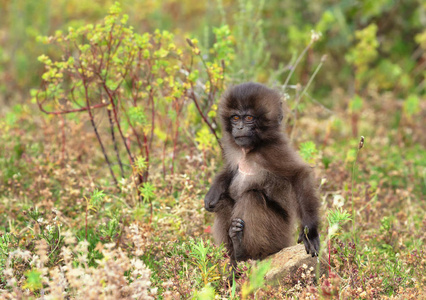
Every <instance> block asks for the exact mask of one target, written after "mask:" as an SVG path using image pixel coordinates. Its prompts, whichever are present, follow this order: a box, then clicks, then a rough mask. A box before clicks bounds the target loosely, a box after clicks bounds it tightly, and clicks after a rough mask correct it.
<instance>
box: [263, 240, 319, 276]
mask: <svg viewBox="0 0 426 300" xmlns="http://www.w3.org/2000/svg"><path fill="white" fill-rule="evenodd" d="M267 260H270V261H271V266H270V270H269V271H268V272H267V273H266V275H265V279H266V281H268V282H270V283H271V284H274V283H277V282H280V281H281V279H283V278H285V277H286V276H287V275H289V274H292V273H295V272H296V271H297V269H299V268H300V267H302V266H303V265H304V264H306V265H307V266H308V269H309V268H310V267H313V268H314V270H315V269H316V268H317V265H318V263H319V262H318V261H319V260H318V257H312V256H311V255H310V254H306V251H305V246H304V245H303V244H298V245H295V246H291V247H288V248H284V249H283V250H281V251H280V252H278V253H275V254H273V255H271V256H269V257H268V258H267ZM325 270H326V268H325V265H324V264H321V266H320V274H323V273H324V272H325ZM313 273H314V274H315V271H314V272H313Z"/></svg>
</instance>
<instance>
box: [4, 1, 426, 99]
mask: <svg viewBox="0 0 426 300" xmlns="http://www.w3.org/2000/svg"><path fill="white" fill-rule="evenodd" d="M113 2H114V1H108V0H95V1H80V0H67V1H65V0H57V1H47V0H40V1H28V0H14V1H9V0H1V1H0V15H1V18H0V102H1V103H2V104H6V105H12V104H16V103H19V102H20V101H24V100H25V99H27V96H28V94H29V90H30V89H31V88H38V87H39V85H40V82H41V79H40V77H41V74H42V72H43V69H42V68H43V65H42V64H41V63H40V62H38V61H37V57H38V56H40V55H41V54H47V55H49V56H53V57H54V56H55V53H54V51H55V49H54V48H52V47H50V48H48V47H46V46H45V45H43V44H42V43H39V42H37V36H39V35H52V34H54V33H55V31H56V30H63V31H67V29H68V28H69V27H70V26H72V27H78V26H81V25H84V24H87V23H96V22H99V21H100V20H101V19H102V18H103V17H104V16H105V15H106V14H107V12H108V8H109V7H110V6H111V5H112V4H113ZM120 3H121V4H122V10H123V13H125V14H128V15H129V25H131V26H133V27H134V28H135V32H138V33H143V32H153V31H154V30H155V29H157V28H159V29H166V30H169V31H171V32H172V33H174V34H175V35H176V36H177V37H178V38H181V42H182V43H183V42H184V37H186V36H190V37H194V38H197V39H198V40H199V41H200V42H201V44H202V46H204V48H205V49H209V46H211V44H212V43H213V41H214V36H213V34H212V28H213V27H218V26H220V25H223V24H228V25H229V26H230V28H231V30H232V34H233V36H234V38H235V40H234V45H235V47H236V49H237V54H238V55H237V57H238V59H236V62H235V63H234V65H235V66H234V68H233V70H234V72H233V74H232V75H233V76H232V77H233V79H234V80H235V81H236V82H239V81H244V80H256V81H261V82H265V83H271V82H272V83H276V82H282V81H284V79H285V77H286V74H285V73H286V71H288V70H289V68H291V66H292V63H294V62H295V59H296V57H297V55H298V54H300V53H301V51H302V50H303V49H304V48H305V47H306V45H307V44H308V43H309V41H310V39H311V32H312V30H314V31H315V32H320V33H321V35H322V36H321V39H320V40H319V41H318V42H317V43H315V45H314V48H313V49H312V48H311V49H309V51H308V53H307V55H306V57H304V58H303V61H301V66H300V67H298V69H297V70H296V72H295V75H296V76H294V77H293V79H292V81H294V83H301V84H302V85H303V84H306V82H307V80H308V79H309V77H310V74H311V73H312V72H313V70H314V69H315V67H316V64H317V63H318V62H319V60H320V59H321V57H322V56H323V55H327V60H326V63H325V65H324V66H323V67H322V69H321V73H320V74H321V76H318V77H317V78H316V79H315V81H314V82H313V87H314V88H313V89H312V90H313V91H315V94H316V95H317V96H318V97H321V99H328V100H324V101H325V103H326V104H329V105H330V104H333V103H334V104H339V103H335V102H336V101H337V102H339V101H340V102H341V101H343V99H342V97H341V95H342V93H343V94H347V95H348V96H349V98H351V97H352V96H353V95H354V94H355V93H361V94H365V93H368V94H370V95H371V94H375V93H382V92H387V91H389V92H393V93H394V94H395V95H396V96H397V97H401V98H402V99H403V98H405V97H407V96H408V95H411V94H415V95H422V94H424V93H425V81H424V78H425V64H426V58H425V49H426V31H425V27H426V4H425V2H424V1H421V0H404V1H397V0H361V1H349V0H344V1H333V0H330V1H326V0H322V1H314V2H313V1H306V0H301V1H291V0H283V1H282V0H270V1H243V0H240V1H236V0H232V1H229V0H224V1H195V0H183V1H173V0H164V1H154V0H152V1H151V0H147V1H133V0H126V1H121V2H120ZM56 51H57V49H56ZM52 52H53V53H52ZM336 93H337V94H336ZM333 94H336V97H332V96H330V95H333Z"/></svg>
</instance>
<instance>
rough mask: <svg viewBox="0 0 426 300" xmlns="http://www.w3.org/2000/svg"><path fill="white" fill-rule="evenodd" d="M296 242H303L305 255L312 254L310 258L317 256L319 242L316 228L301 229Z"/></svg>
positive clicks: (306, 227)
mask: <svg viewBox="0 0 426 300" xmlns="http://www.w3.org/2000/svg"><path fill="white" fill-rule="evenodd" d="M297 242H298V243H301V242H303V244H304V245H305V250H306V253H307V254H312V257H314V256H318V253H319V246H320V240H319V235H318V230H317V229H316V228H309V227H308V226H305V227H304V228H302V230H301V232H300V234H299V239H298V240H297Z"/></svg>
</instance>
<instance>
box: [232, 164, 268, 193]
mask: <svg viewBox="0 0 426 300" xmlns="http://www.w3.org/2000/svg"><path fill="white" fill-rule="evenodd" d="M265 177H266V171H265V170H263V169H262V168H261V167H258V166H257V165H254V164H247V163H246V162H245V161H241V162H240V163H239V165H238V172H237V174H236V175H235V176H234V178H233V180H232V182H231V185H230V188H229V192H230V195H231V197H232V198H233V199H234V200H237V201H238V199H240V198H241V196H242V195H243V194H244V192H246V191H249V190H263V189H264V186H265Z"/></svg>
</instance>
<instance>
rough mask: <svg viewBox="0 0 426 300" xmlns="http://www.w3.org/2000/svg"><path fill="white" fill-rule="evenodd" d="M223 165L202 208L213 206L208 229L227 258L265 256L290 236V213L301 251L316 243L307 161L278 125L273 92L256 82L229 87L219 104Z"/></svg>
mask: <svg viewBox="0 0 426 300" xmlns="http://www.w3.org/2000/svg"><path fill="white" fill-rule="evenodd" d="M219 112H220V118H221V122H222V128H223V138H222V146H223V152H224V153H223V154H224V159H225V166H224V168H223V170H222V171H221V172H220V173H219V174H218V175H217V176H216V177H215V179H214V180H213V184H212V186H211V188H210V190H209V191H208V193H207V195H206V197H205V199H204V205H205V208H206V209H207V210H208V211H210V212H214V213H215V214H216V219H215V223H214V226H213V235H214V237H215V240H216V242H218V243H222V242H223V243H224V244H225V246H226V248H227V251H228V253H229V255H230V258H231V262H232V264H233V265H235V264H236V262H237V261H242V260H247V259H263V258H265V257H267V256H268V255H271V254H273V253H276V252H278V251H280V250H281V249H283V248H285V247H288V246H290V245H292V244H293V229H294V227H295V225H294V221H295V218H296V217H298V218H299V219H300V221H301V225H300V229H301V231H300V235H299V242H302V241H303V243H304V244H305V248H306V251H307V253H308V254H309V253H310V254H312V256H314V255H317V253H318V250H319V244H320V241H319V237H318V208H319V200H318V196H317V194H316V190H315V187H314V183H313V179H312V170H311V168H310V167H309V166H308V165H307V164H306V163H304V162H303V161H302V159H301V158H300V157H299V155H298V154H297V153H296V152H295V151H294V150H293V149H292V148H291V146H290V144H289V141H288V139H287V137H286V136H285V134H284V133H283V131H282V129H281V121H282V119H283V109H282V105H281V97H280V95H279V93H278V92H276V91H275V90H272V89H270V88H267V87H265V86H264V85H261V84H258V83H243V84H240V85H237V86H234V87H232V88H230V89H229V90H228V91H227V92H226V93H225V94H224V96H223V97H222V99H221V102H220V106H219Z"/></svg>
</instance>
